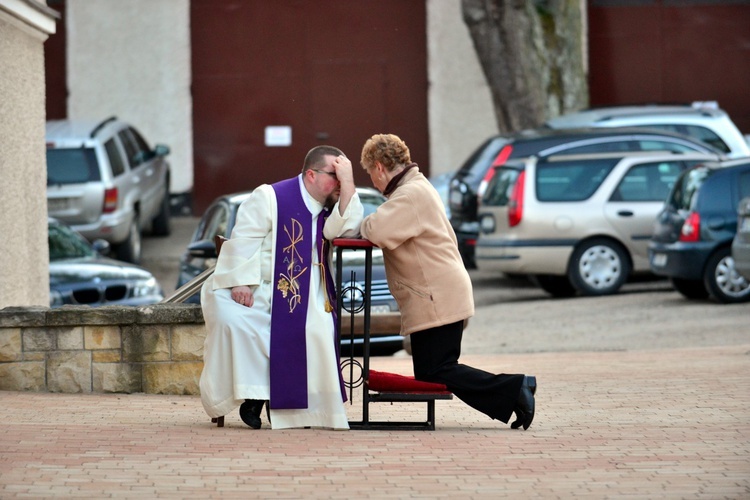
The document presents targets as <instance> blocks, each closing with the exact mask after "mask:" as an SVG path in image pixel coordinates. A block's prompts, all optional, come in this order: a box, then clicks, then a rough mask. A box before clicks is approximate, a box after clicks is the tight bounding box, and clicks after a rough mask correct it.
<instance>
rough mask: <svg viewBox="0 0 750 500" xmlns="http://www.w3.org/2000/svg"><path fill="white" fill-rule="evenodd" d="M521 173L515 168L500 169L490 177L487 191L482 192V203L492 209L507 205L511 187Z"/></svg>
mask: <svg viewBox="0 0 750 500" xmlns="http://www.w3.org/2000/svg"><path fill="white" fill-rule="evenodd" d="M520 173H521V171H520V170H519V169H516V168H509V167H500V168H498V169H497V170H496V171H495V175H493V176H492V179H491V180H490V182H489V184H488V185H487V190H486V191H485V192H484V197H483V198H482V203H483V204H484V205H488V206H492V207H504V206H507V205H508V201H509V200H510V195H511V193H512V191H513V186H514V185H515V183H516V180H517V179H518V176H519V175H520Z"/></svg>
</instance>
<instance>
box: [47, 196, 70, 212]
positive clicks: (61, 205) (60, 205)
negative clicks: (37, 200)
mask: <svg viewBox="0 0 750 500" xmlns="http://www.w3.org/2000/svg"><path fill="white" fill-rule="evenodd" d="M69 206H70V203H69V200H68V198H49V199H47V211H49V212H59V211H60V210H67V209H68V207H69Z"/></svg>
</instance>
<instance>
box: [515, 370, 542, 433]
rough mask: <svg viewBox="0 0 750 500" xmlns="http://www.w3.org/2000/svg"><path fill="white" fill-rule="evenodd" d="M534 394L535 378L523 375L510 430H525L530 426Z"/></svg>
mask: <svg viewBox="0 0 750 500" xmlns="http://www.w3.org/2000/svg"><path fill="white" fill-rule="evenodd" d="M534 394H536V377H532V376H526V375H524V377H523V383H522V384H521V392H520V393H519V394H518V401H516V409H515V413H516V421H515V422H513V423H512V424H510V428H511V429H518V428H519V427H521V426H523V430H526V429H528V428H529V426H530V425H531V421H532V420H534V409H535V408H534V406H535V404H534Z"/></svg>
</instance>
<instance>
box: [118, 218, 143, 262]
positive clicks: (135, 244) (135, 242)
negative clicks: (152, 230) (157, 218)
mask: <svg viewBox="0 0 750 500" xmlns="http://www.w3.org/2000/svg"><path fill="white" fill-rule="evenodd" d="M115 255H116V256H117V258H118V259H120V260H124V261H125V262H132V263H133V264H140V262H141V227H140V225H139V224H138V214H136V215H135V217H133V222H131V223H130V230H129V231H128V238H127V239H126V240H125V241H123V242H122V243H120V244H118V245H116V246H115Z"/></svg>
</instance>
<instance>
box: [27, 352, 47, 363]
mask: <svg viewBox="0 0 750 500" xmlns="http://www.w3.org/2000/svg"><path fill="white" fill-rule="evenodd" d="M46 359H47V352H46V351H28V352H25V353H23V360H24V361H44V360H46Z"/></svg>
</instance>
